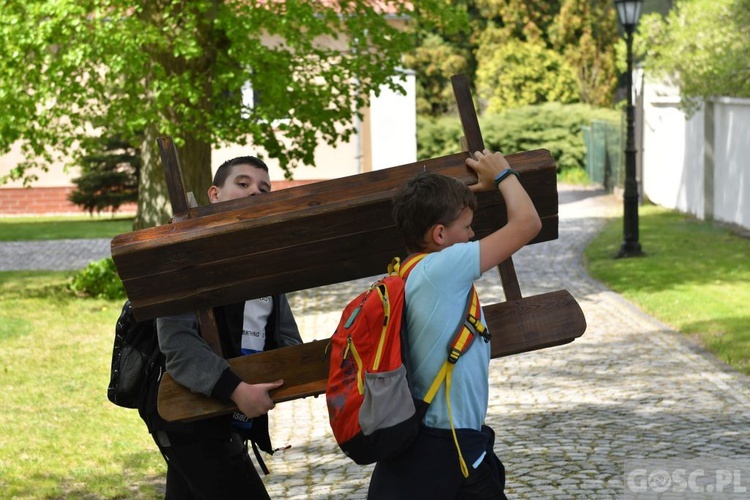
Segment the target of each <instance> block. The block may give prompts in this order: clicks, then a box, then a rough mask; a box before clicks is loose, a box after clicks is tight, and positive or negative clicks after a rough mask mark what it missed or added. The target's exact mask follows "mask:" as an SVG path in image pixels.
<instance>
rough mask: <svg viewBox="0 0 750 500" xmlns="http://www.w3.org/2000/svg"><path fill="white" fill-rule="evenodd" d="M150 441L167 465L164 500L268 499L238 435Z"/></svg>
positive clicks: (158, 436)
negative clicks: (159, 451) (153, 442)
mask: <svg viewBox="0 0 750 500" xmlns="http://www.w3.org/2000/svg"><path fill="white" fill-rule="evenodd" d="M153 438H154V441H155V442H156V445H157V446H158V447H159V450H161V452H162V454H163V455H164V458H165V459H166V461H167V492H166V495H165V497H164V498H165V499H166V500H173V499H174V500H178V499H179V500H190V499H196V500H197V499H212V500H213V499H216V500H218V499H230V498H231V499H233V500H234V499H237V498H249V499H256V498H257V499H268V498H270V497H269V496H268V492H266V487H265V485H264V484H263V481H261V479H260V476H259V475H258V473H257V471H256V470H255V466H254V465H253V463H252V461H251V460H250V456H249V455H248V451H247V443H246V442H245V441H244V440H243V439H242V438H241V437H240V435H239V434H237V433H234V432H232V433H230V434H228V436H227V438H226V439H215V438H208V437H203V436H196V435H193V434H181V433H176V432H158V433H155V434H154V435H153Z"/></svg>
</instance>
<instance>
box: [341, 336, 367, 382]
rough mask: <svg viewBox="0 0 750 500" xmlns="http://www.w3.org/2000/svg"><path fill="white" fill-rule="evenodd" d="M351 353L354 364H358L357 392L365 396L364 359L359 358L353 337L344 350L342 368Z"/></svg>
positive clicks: (350, 337) (349, 337) (348, 338)
mask: <svg viewBox="0 0 750 500" xmlns="http://www.w3.org/2000/svg"><path fill="white" fill-rule="evenodd" d="M350 352H351V353H352V356H353V357H354V362H355V363H356V364H357V391H358V392H359V393H360V394H364V393H365V387H364V382H363V381H362V358H360V357H359V353H358V352H357V348H356V347H354V342H353V341H352V336H351V335H349V336H348V337H347V338H346V347H345V348H344V355H343V356H342V357H341V358H342V359H341V366H344V361H346V358H347V357H348V356H349V353H350Z"/></svg>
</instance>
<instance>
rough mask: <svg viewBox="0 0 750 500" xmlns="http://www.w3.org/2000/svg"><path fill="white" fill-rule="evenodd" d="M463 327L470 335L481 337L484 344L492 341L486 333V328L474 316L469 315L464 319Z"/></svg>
mask: <svg viewBox="0 0 750 500" xmlns="http://www.w3.org/2000/svg"><path fill="white" fill-rule="evenodd" d="M465 325H466V328H468V329H469V331H470V332H471V333H473V334H474V335H479V336H480V337H482V339H484V341H485V343H486V342H489V341H490V340H491V339H492V334H491V333H490V332H488V331H487V327H486V326H484V323H482V322H481V321H479V318H475V317H474V316H472V315H471V314H469V315H468V316H467V317H466V322H465Z"/></svg>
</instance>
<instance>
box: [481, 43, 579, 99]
mask: <svg viewBox="0 0 750 500" xmlns="http://www.w3.org/2000/svg"><path fill="white" fill-rule="evenodd" d="M488 38H489V37H488ZM477 61H478V63H479V68H478V70H477V81H476V85H477V92H478V94H479V97H480V98H481V99H482V100H483V101H484V102H486V107H487V111H488V112H491V113H498V112H500V111H502V110H504V109H507V108H514V107H520V106H527V105H530V104H540V103H543V102H552V101H556V102H562V103H570V102H576V101H578V100H579V94H578V86H577V80H576V75H575V72H574V71H573V69H572V68H571V66H570V65H569V64H568V63H567V62H566V61H565V59H564V58H563V56H562V55H560V54H559V53H557V52H555V51H554V50H552V49H549V48H547V47H546V46H545V45H544V44H543V43H542V42H541V40H537V41H527V42H523V41H520V40H517V39H515V38H507V39H504V40H503V37H502V36H501V37H500V41H498V42H497V43H492V42H484V43H482V44H481V45H480V48H479V50H478V51H477Z"/></svg>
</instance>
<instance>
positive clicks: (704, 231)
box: [583, 205, 750, 375]
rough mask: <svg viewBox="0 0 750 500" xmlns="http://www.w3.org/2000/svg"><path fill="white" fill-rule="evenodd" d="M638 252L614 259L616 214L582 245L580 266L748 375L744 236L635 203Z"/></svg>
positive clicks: (748, 252)
mask: <svg viewBox="0 0 750 500" xmlns="http://www.w3.org/2000/svg"><path fill="white" fill-rule="evenodd" d="M639 215H640V217H639V219H640V220H639V229H640V234H639V242H640V244H641V247H642V249H643V251H644V253H645V254H646V255H645V256H644V257H634V258H627V259H616V258H614V256H615V255H616V254H617V252H618V251H619V249H620V245H621V244H622V227H623V225H622V224H623V222H622V218H621V217H620V218H615V219H612V220H611V221H610V222H609V223H608V224H607V225H606V226H605V227H604V228H603V229H602V231H601V232H600V233H599V234H598V235H597V236H596V237H595V238H594V239H593V240H592V241H591V243H590V244H589V245H588V246H587V248H586V249H585V250H584V254H583V260H584V262H583V265H584V266H585V268H586V269H587V270H588V272H589V273H590V274H591V276H592V277H594V278H596V279H597V280H599V281H601V282H603V283H604V284H606V285H607V286H608V287H609V288H610V289H612V290H613V291H615V292H617V293H619V294H620V295H622V296H623V297H624V298H626V299H627V300H629V301H630V302H632V303H634V304H635V305H637V306H638V307H639V308H640V309H641V310H643V311H644V312H646V313H647V314H649V315H651V316H653V317H655V318H656V319H658V320H659V321H661V322H663V323H665V324H667V325H669V326H671V327H672V328H674V329H675V330H677V331H680V332H682V333H683V334H685V335H687V336H689V337H690V338H692V339H694V340H697V341H698V342H699V343H700V344H701V345H702V346H703V347H704V348H705V349H706V350H707V351H708V352H710V353H711V354H713V355H714V356H716V357H717V358H718V359H720V360H721V361H723V362H725V363H727V364H728V365H730V366H732V367H733V368H735V369H737V370H739V371H740V372H742V373H744V374H746V375H750V309H749V308H748V307H747V304H748V303H750V258H749V257H748V256H750V239H748V238H743V237H741V236H739V235H737V234H735V233H734V232H733V231H731V230H730V229H729V228H726V227H720V226H718V225H715V224H712V223H711V222H706V221H700V220H697V219H695V218H694V217H691V216H688V215H685V214H682V213H679V212H677V211H673V210H669V209H665V208H662V207H657V206H653V205H645V206H641V207H639Z"/></svg>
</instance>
